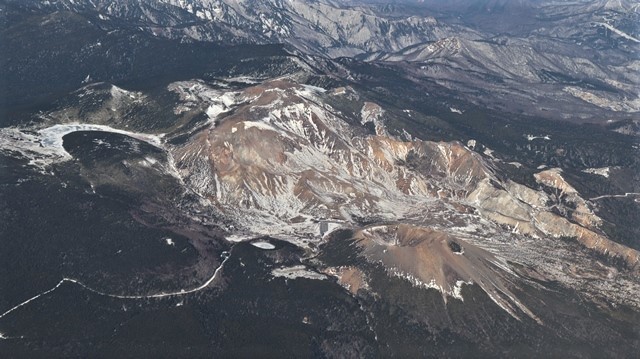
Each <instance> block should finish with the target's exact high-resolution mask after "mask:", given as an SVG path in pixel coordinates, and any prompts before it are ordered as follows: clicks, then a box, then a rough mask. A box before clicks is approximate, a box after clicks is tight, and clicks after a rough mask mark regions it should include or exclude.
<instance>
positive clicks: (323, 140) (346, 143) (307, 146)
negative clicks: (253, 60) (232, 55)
mask: <svg viewBox="0 0 640 359" xmlns="http://www.w3.org/2000/svg"><path fill="white" fill-rule="evenodd" d="M220 96H221V98H224V99H227V100H228V101H227V102H232V103H231V104H228V106H227V107H226V108H227V109H226V111H227V112H220V113H218V114H217V117H216V118H215V121H213V120H212V124H211V125H210V126H209V127H207V128H205V129H203V130H201V131H200V132H198V133H195V134H193V135H192V137H191V138H190V139H189V140H188V141H187V142H186V143H185V144H184V145H182V146H179V147H176V148H174V149H173V151H172V155H173V158H174V159H175V160H176V167H177V169H178V171H179V172H180V173H181V175H182V177H183V179H184V180H185V182H186V183H187V184H188V185H189V186H191V188H192V189H193V190H194V191H196V192H197V193H199V194H200V195H202V196H203V197H204V198H206V199H207V200H209V201H210V202H211V204H212V205H213V206H216V207H217V208H219V209H220V210H222V212H223V213H226V214H227V215H228V216H229V217H230V218H232V219H233V220H234V222H235V223H236V224H237V225H238V227H240V228H241V229H243V230H244V231H245V232H247V235H251V234H256V235H273V236H278V237H280V238H284V239H289V240H292V241H296V240H298V239H300V238H317V240H319V239H320V238H318V230H317V227H318V225H317V220H319V219H326V220H332V221H333V222H332V223H334V224H337V225H344V226H350V227H353V226H358V223H359V222H360V220H362V219H364V220H366V221H368V222H369V223H371V222H375V223H398V225H392V226H390V225H382V226H377V227H369V228H365V229H363V230H361V231H359V232H358V234H357V238H358V239H359V240H360V243H361V249H362V250H363V251H364V253H365V254H366V256H367V258H370V259H371V260H376V261H381V262H382V263H384V265H385V266H386V267H387V268H388V270H389V273H391V274H394V275H398V276H401V277H404V278H406V279H408V280H410V281H412V282H414V283H415V284H416V285H421V286H426V287H433V288H437V289H438V290H440V291H442V292H443V293H446V295H450V296H454V297H456V296H457V295H459V292H460V287H461V285H462V283H477V284H478V285H480V286H481V287H482V288H483V289H484V290H485V291H486V292H487V293H488V294H489V295H490V296H491V297H492V298H494V300H495V301H496V303H498V304H499V305H500V306H502V307H503V308H505V310H507V311H509V312H510V313H512V314H513V315H518V314H517V313H518V311H520V312H522V313H526V315H528V316H531V317H535V315H534V314H533V313H530V312H529V311H528V310H527V309H526V308H525V307H524V306H523V305H521V304H520V302H519V301H518V300H517V298H515V296H514V295H513V294H512V293H511V292H510V291H509V288H508V286H507V285H506V283H507V280H506V279H504V278H506V277H505V276H508V275H512V274H510V272H509V269H508V267H509V266H508V265H506V264H505V262H504V261H503V260H502V259H500V258H499V257H498V256H497V255H495V254H491V253H489V252H487V251H485V250H483V249H482V248H480V244H481V242H480V240H481V239H490V238H492V237H515V238H518V237H520V238H524V237H538V238H553V237H560V236H570V237H576V238H577V240H578V241H579V242H580V243H582V244H583V245H584V246H586V247H588V248H591V249H593V250H595V251H597V252H599V253H602V254H606V255H611V256H615V257H619V258H623V259H624V260H625V262H626V263H627V265H628V266H629V267H631V268H638V267H639V264H638V263H639V261H640V256H639V254H638V252H637V251H635V250H633V249H630V248H627V247H625V246H622V245H619V244H617V243H614V242H612V241H610V240H609V239H607V238H606V237H605V236H604V235H603V234H602V233H601V232H600V231H599V230H598V226H599V224H600V223H601V220H600V219H599V218H598V217H597V216H595V215H594V214H593V213H592V212H591V211H590V209H589V204H588V203H587V202H586V201H585V200H584V199H582V198H581V197H580V195H579V193H578V192H577V191H575V189H573V187H571V186H570V185H569V184H568V183H566V181H564V179H563V178H562V176H561V174H560V172H558V171H555V170H551V171H544V172H541V173H539V174H538V175H536V179H537V180H538V181H539V182H540V183H542V184H544V185H546V186H548V187H551V188H555V189H557V191H559V192H563V193H566V194H567V196H563V197H562V198H569V200H571V201H572V203H574V204H575V209H576V210H575V211H573V212H572V213H571V214H570V215H567V216H561V215H558V214H555V213H553V212H552V209H553V207H554V206H558V205H561V204H558V203H554V200H555V199H554V198H553V197H552V196H551V195H549V194H547V193H545V192H542V191H536V190H533V189H531V188H528V187H526V186H523V185H520V184H517V183H514V182H511V181H501V180H499V179H498V177H497V176H495V175H494V170H493V168H492V165H491V163H490V162H487V160H485V159H484V158H483V157H482V156H480V155H479V154H478V153H475V152H473V151H471V150H469V149H468V148H467V147H465V146H464V145H462V144H460V143H458V142H452V143H444V142H428V141H401V140H399V139H397V138H395V137H393V136H391V135H388V134H387V130H386V129H384V116H385V113H384V110H382V109H381V108H380V106H378V105H376V104H373V103H365V104H364V105H362V104H361V103H360V104H357V105H352V106H350V108H359V109H360V110H358V111H360V113H356V114H355V116H356V118H357V116H361V118H362V122H365V123H366V122H367V121H373V122H374V124H375V125H376V131H375V132H376V134H375V135H365V134H364V133H366V131H364V130H363V128H356V127H354V126H353V125H349V122H348V121H347V120H346V117H345V116H346V115H344V114H342V113H341V112H340V111H338V110H336V109H334V108H332V107H331V106H329V105H327V101H325V100H326V99H327V98H329V97H331V96H333V97H334V99H335V97H340V96H342V97H341V98H342V99H343V100H344V101H356V102H357V101H358V100H357V96H351V97H349V99H346V97H344V94H343V93H341V92H335V91H334V92H333V93H323V92H321V91H319V90H317V89H313V88H309V87H305V86H300V85H297V84H294V83H290V82H286V81H272V82H267V83H265V84H262V85H259V86H254V87H250V88H248V89H246V90H244V91H241V92H235V93H226V94H222V95H220ZM213 112H215V111H213ZM213 112H212V113H213ZM352 122H353V121H351V123H352ZM378 127H382V128H378ZM556 202H557V201H556ZM292 218H295V221H294V220H291V219H292ZM454 233H455V234H454ZM468 239H473V240H471V241H469V240H468ZM472 242H473V244H472ZM452 243H453V244H452ZM452 246H453V247H456V246H460V247H461V248H463V250H464V253H457V252H456V251H455V250H452ZM347 277H348V276H347ZM347 277H345V281H347V282H351V281H352V280H351V279H347ZM354 278H355V277H354ZM353 280H355V279H353ZM356 282H357V281H356ZM350 285H351V286H354V287H359V286H360V285H359V284H357V283H355V282H354V283H351V284H350ZM456 293H457V294H456Z"/></svg>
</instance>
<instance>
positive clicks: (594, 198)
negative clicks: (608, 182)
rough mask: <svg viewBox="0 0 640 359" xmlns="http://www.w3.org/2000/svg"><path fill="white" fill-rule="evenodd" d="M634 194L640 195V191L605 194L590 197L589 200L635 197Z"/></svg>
mask: <svg viewBox="0 0 640 359" xmlns="http://www.w3.org/2000/svg"><path fill="white" fill-rule="evenodd" d="M633 196H640V193H636V192H627V193H625V194H605V195H603V196H598V197H593V198H589V201H597V200H599V199H603V198H625V197H633ZM636 201H637V199H636Z"/></svg>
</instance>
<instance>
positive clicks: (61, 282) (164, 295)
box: [0, 256, 230, 339]
mask: <svg viewBox="0 0 640 359" xmlns="http://www.w3.org/2000/svg"><path fill="white" fill-rule="evenodd" d="M229 258H230V256H229V257H227V258H225V259H224V260H223V261H222V262H221V263H220V266H219V267H218V268H216V270H215V271H214V272H213V275H212V276H211V278H209V279H208V280H207V281H206V282H205V283H204V284H202V285H201V286H199V287H197V288H193V289H189V290H184V289H182V290H180V291H177V292H167V293H165V292H162V293H158V294H147V295H119V294H111V293H105V292H101V291H99V290H97V289H93V288H91V287H89V286H88V285H86V284H84V283H82V282H80V281H79V280H77V279H73V278H67V277H65V278H62V279H61V280H60V282H58V284H56V285H55V286H54V287H53V288H51V289H49V290H46V291H44V292H42V293H40V294H38V295H36V296H34V297H31V298H29V299H27V300H25V301H24V302H22V303H20V304H18V305H16V306H14V307H13V308H11V309H9V310H7V311H6V312H4V313H2V314H0V319H2V318H4V317H5V316H6V315H8V314H9V313H11V312H13V311H15V310H17V309H19V308H21V307H23V306H25V305H27V304H29V303H31V302H33V301H34V300H37V299H38V298H40V297H43V296H45V295H47V294H49V293H51V292H53V291H55V290H56V289H58V288H60V286H61V285H62V284H64V283H66V282H68V283H74V284H77V285H79V286H81V287H82V288H84V289H86V290H88V291H90V292H93V293H96V294H98V295H101V296H105V297H111V298H118V299H149V298H165V297H172V296H181V295H186V294H191V293H195V292H198V291H201V290H203V289H205V288H206V287H208V286H209V285H210V284H211V283H212V282H213V281H214V280H215V279H216V277H217V276H218V273H219V272H220V270H221V269H222V267H223V266H224V264H225V262H226V261H227V260H229ZM0 339H6V338H4V337H2V336H0Z"/></svg>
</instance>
